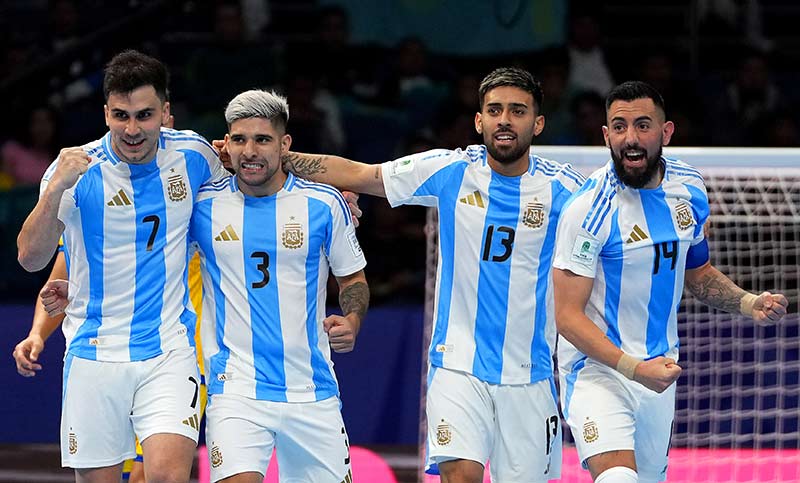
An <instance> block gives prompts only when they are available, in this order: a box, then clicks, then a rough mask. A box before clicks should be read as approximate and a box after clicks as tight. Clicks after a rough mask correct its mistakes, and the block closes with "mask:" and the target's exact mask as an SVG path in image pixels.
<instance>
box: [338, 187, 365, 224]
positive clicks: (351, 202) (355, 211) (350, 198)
mask: <svg viewBox="0 0 800 483" xmlns="http://www.w3.org/2000/svg"><path fill="white" fill-rule="evenodd" d="M342 196H344V199H345V200H346V201H347V206H349V207H350V213H351V214H352V215H353V216H352V218H353V226H355V227H356V228H358V225H359V223H358V219H359V218H361V215H362V213H361V208H359V206H358V193H353V192H352V191H342Z"/></svg>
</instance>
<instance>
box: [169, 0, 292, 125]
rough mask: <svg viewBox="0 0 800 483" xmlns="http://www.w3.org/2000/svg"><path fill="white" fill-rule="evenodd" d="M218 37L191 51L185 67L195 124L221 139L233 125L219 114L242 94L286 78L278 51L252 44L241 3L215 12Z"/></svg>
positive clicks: (224, 3)
mask: <svg viewBox="0 0 800 483" xmlns="http://www.w3.org/2000/svg"><path fill="white" fill-rule="evenodd" d="M213 18H214V32H213V34H212V36H211V38H210V39H209V41H208V42H207V43H204V44H201V45H194V46H187V48H186V50H187V53H188V52H191V54H189V55H190V57H189V60H188V61H187V63H186V67H185V72H184V74H185V86H183V89H182V90H181V92H182V95H184V96H185V97H184V98H185V99H186V100H187V103H186V105H187V107H188V109H189V111H190V112H189V116H190V119H189V120H188V121H187V122H186V124H187V125H190V126H192V127H193V128H194V130H195V131H197V132H199V133H200V134H206V135H209V136H211V135H217V134H218V133H220V132H225V130H226V129H227V126H226V125H225V122H224V120H223V119H222V117H221V116H220V115H219V113H220V112H222V110H223V109H224V108H225V105H226V104H227V101H228V100H229V99H230V98H231V97H233V96H234V95H236V94H237V93H239V92H242V91H245V90H247V89H252V88H254V87H263V86H267V85H272V84H274V83H276V82H277V81H278V80H279V78H280V69H279V68H278V66H279V62H278V61H277V60H276V57H277V53H276V49H277V47H274V46H268V45H265V44H264V43H262V42H258V41H250V40H248V33H247V30H246V29H245V24H244V20H243V13H242V7H241V5H240V3H239V2H235V1H221V2H219V3H217V5H216V6H215V7H214V11H213Z"/></svg>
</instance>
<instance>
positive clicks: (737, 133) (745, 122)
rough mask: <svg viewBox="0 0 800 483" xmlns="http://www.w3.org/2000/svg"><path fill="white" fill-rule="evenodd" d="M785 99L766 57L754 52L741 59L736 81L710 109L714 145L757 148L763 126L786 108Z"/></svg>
mask: <svg viewBox="0 0 800 483" xmlns="http://www.w3.org/2000/svg"><path fill="white" fill-rule="evenodd" d="M783 103H784V96H783V95H782V93H781V92H780V91H779V89H778V87H777V86H776V85H775V83H774V82H773V81H772V74H771V72H770V66H769V62H768V59H767V56H766V54H764V53H761V52H759V51H756V50H751V51H750V52H749V53H745V55H744V56H743V57H742V58H741V60H740V63H739V68H738V70H737V73H736V78H735V79H734V80H733V82H731V83H730V84H728V86H727V87H726V88H725V90H724V91H723V93H722V96H721V97H717V99H716V102H715V103H714V105H713V106H712V108H711V109H710V110H709V113H710V114H711V116H712V117H711V119H713V120H714V122H709V123H708V125H709V126H710V127H711V129H712V133H713V138H712V141H713V144H715V145H723V146H734V145H740V146H753V145H755V144H757V141H756V139H757V137H758V133H759V132H760V129H759V128H760V126H761V125H762V123H764V122H766V121H767V120H769V119H771V118H772V117H773V116H774V115H775V112H776V111H777V110H778V109H779V108H780V107H781V106H782V105H783Z"/></svg>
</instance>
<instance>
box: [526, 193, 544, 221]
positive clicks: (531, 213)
mask: <svg viewBox="0 0 800 483" xmlns="http://www.w3.org/2000/svg"><path fill="white" fill-rule="evenodd" d="M522 223H523V224H524V225H525V226H527V227H528V228H539V227H540V226H542V225H543V224H544V205H543V204H541V203H539V201H538V200H537V199H536V198H534V199H533V203H528V204H527V205H526V206H525V213H523V215H522Z"/></svg>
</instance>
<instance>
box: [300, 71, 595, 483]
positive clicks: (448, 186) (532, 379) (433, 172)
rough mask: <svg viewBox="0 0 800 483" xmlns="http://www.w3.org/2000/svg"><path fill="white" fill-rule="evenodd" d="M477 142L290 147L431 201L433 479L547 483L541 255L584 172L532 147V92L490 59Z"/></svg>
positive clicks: (546, 254) (316, 173) (318, 165)
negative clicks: (369, 150) (358, 150)
mask: <svg viewBox="0 0 800 483" xmlns="http://www.w3.org/2000/svg"><path fill="white" fill-rule="evenodd" d="M478 95H479V101H480V112H478V113H476V115H475V129H476V130H477V132H478V133H481V134H482V135H483V140H484V144H483V145H473V146H468V147H467V148H466V149H463V150H461V149H455V150H447V149H434V150H431V151H426V152H423V153H419V154H412V155H409V156H406V157H403V158H400V159H397V160H395V161H389V162H386V163H383V164H381V165H378V166H374V165H367V164H363V163H357V162H354V161H350V160H347V159H344V158H340V157H336V156H326V155H307V154H300V153H289V155H287V156H286V157H285V158H284V166H285V167H287V168H289V169H290V170H292V171H293V172H294V173H295V174H298V175H300V176H302V177H305V178H310V179H313V180H314V181H320V182H325V183H328V184H332V185H334V186H336V187H338V188H340V189H345V188H346V189H349V190H352V191H359V192H362V193H368V194H372V195H375V196H382V197H385V198H387V199H388V200H389V202H390V203H391V204H392V206H397V205H401V204H417V205H423V206H430V207H436V208H437V209H438V211H439V237H440V242H439V266H438V270H437V281H436V304H435V309H434V328H433V335H432V339H431V346H430V357H429V361H430V368H429V374H428V394H427V407H426V411H427V419H428V449H429V454H428V456H429V461H430V462H431V463H436V464H438V469H439V470H440V472H441V475H442V481H444V482H447V483H454V482H459V483H460V482H470V483H472V482H475V483H477V482H480V481H482V478H483V473H484V465H485V464H486V461H487V460H489V459H491V463H492V464H491V472H492V480H493V481H500V482H503V481H528V482H531V481H533V482H540V481H541V482H545V481H547V480H548V479H556V478H558V477H559V476H560V471H561V428H560V419H559V413H558V408H557V404H556V394H555V385H554V380H553V367H552V351H553V347H554V342H555V324H554V319H553V309H552V307H553V305H552V303H551V301H552V298H551V297H552V289H551V283H550V265H551V259H552V255H553V242H554V239H555V229H556V221H557V220H558V218H559V215H560V213H561V210H562V208H563V206H564V203H565V202H566V200H567V199H568V198H569V197H570V196H571V195H572V193H573V192H574V191H576V190H577V189H578V187H579V186H580V185H581V184H582V183H583V181H584V178H583V177H582V176H581V175H580V174H578V173H576V172H575V171H574V170H572V168H571V167H569V166H567V165H561V164H558V163H555V162H553V161H549V160H546V159H542V158H540V157H538V156H536V155H535V154H533V153H532V152H531V141H532V140H533V138H534V137H535V136H536V135H538V134H539V133H540V132H541V131H542V129H543V128H544V116H542V115H541V106H542V89H541V85H540V84H539V82H538V81H537V80H536V79H534V77H533V76H532V75H531V74H530V73H529V72H527V71H525V70H522V69H517V68H501V69H497V70H495V71H493V72H492V73H490V74H489V75H487V76H486V77H485V78H484V79H483V81H482V82H481V84H480V87H479V90H478Z"/></svg>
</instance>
